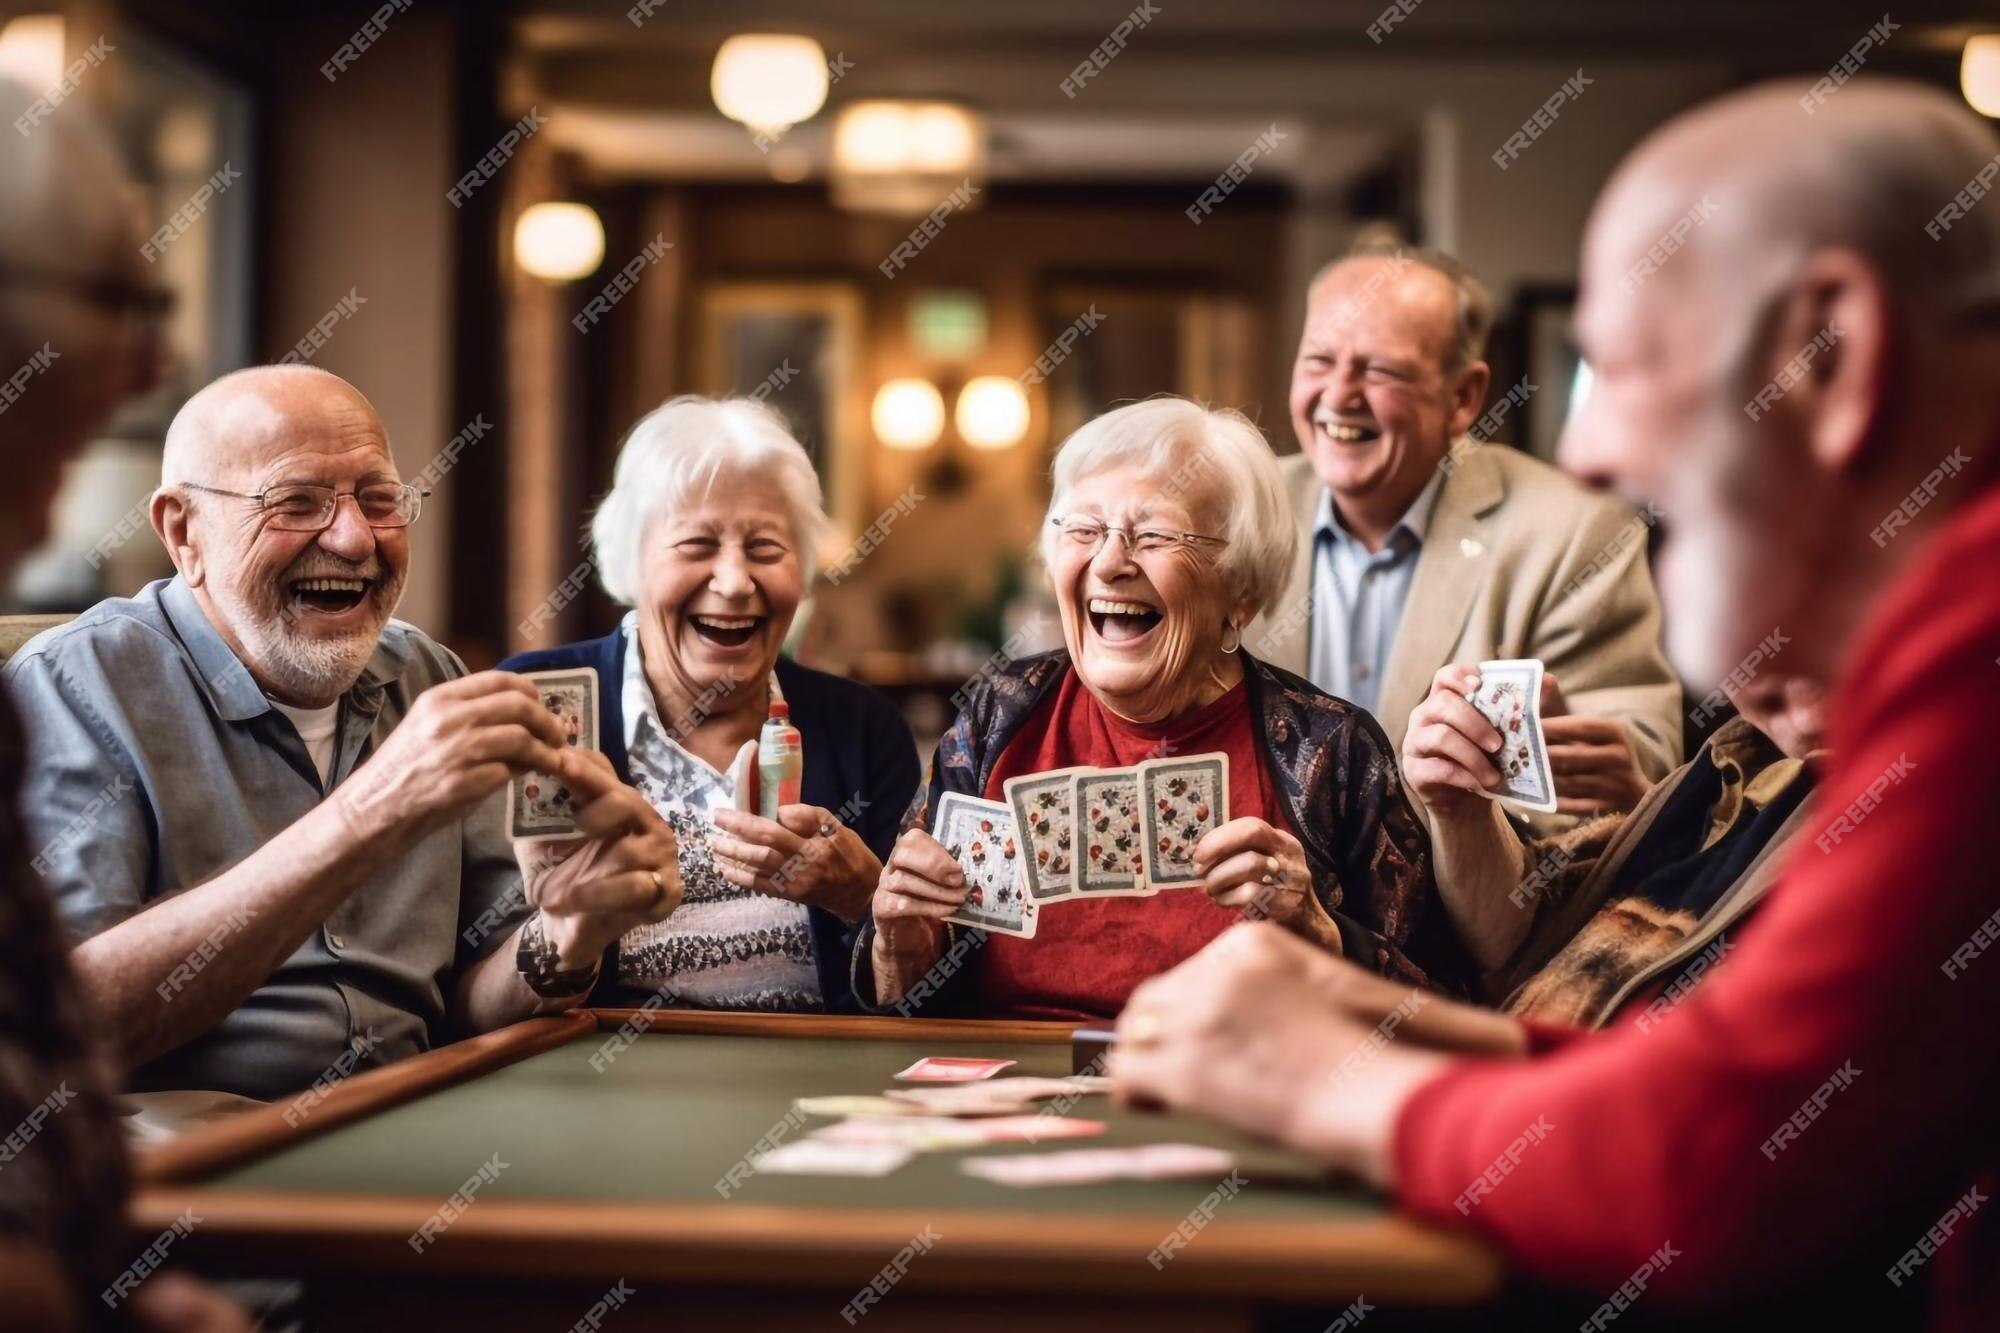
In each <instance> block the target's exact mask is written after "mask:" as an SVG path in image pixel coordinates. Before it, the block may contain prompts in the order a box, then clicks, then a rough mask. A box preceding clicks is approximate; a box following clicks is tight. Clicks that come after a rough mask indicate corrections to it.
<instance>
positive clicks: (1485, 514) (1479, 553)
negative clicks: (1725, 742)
mask: <svg viewBox="0 0 2000 1333" xmlns="http://www.w3.org/2000/svg"><path fill="white" fill-rule="evenodd" d="M1455 456H1456V457H1457V459H1458V461H1457V463H1456V465H1455V466H1454V467H1453V469H1452V471H1451V473H1450V474H1449V475H1448V476H1446V478H1445V481H1444V485H1442V486H1441V487H1439V488H1438V494H1437V502H1436V507H1435V508H1434V509H1433V510H1432V511H1431V518H1430V523H1429V525H1428V527H1427V528H1426V530H1425V533H1424V543H1423V546H1422V548H1421V549H1420V550H1419V551H1418V553H1417V569H1416V574H1415V576H1414V577H1413V578H1412V580H1411V582H1410V596H1409V600H1408V602H1407V603H1405V604H1404V607H1403V619H1402V623H1401V624H1400V625H1399V626H1398V627H1397V630H1396V641H1395V643H1394V644H1393V645H1392V646H1391V648H1390V650H1389V664H1388V669H1387V671H1386V672H1385V674H1384V676H1383V680H1382V686H1381V692H1380V694H1379V696H1378V698H1379V700H1380V706H1379V708H1378V710H1377V714H1376V717H1377V720H1378V721H1380V722H1381V724H1382V729H1383V730H1384V731H1386V732H1388V733H1389V739H1390V741H1391V742H1392V743H1393V744H1394V745H1395V747H1396V749H1397V752H1398V753H1399V754H1400V753H1401V750H1402V745H1403V733H1404V731H1405V730H1406V729H1407V727H1408V725H1409V720H1410V711H1411V710H1412V709H1414V708H1415V707H1416V706H1417V705H1418V704H1419V703H1421V702H1422V701H1423V699H1424V696H1425V695H1427V694H1429V693H1430V687H1431V677H1432V676H1434V675H1436V674H1437V671H1438V668H1440V667H1443V666H1446V665H1448V664H1450V663H1453V662H1481V661H1486V660H1489V659H1492V658H1500V657H1538V658H1540V659H1541V660H1542V661H1543V662H1544V663H1545V664H1547V667H1548V670H1549V672H1550V674H1552V675H1554V676H1555V677H1556V678H1557V680H1558V681H1560V682H1561V684H1562V690H1563V696H1564V698H1565V699H1567V700H1568V702H1569V706H1570V711H1572V712H1574V713H1577V714H1598V715H1604V716H1610V717H1619V718H1623V719H1624V720H1625V722H1626V724H1627V728H1628V731H1629V733H1630V737H1631V743H1632V750H1633V754H1634V756H1635V757H1636V758H1637V760H1638V763H1639V767H1640V768H1641V769H1642V770H1644V772H1645V774H1646V776H1647V777H1648V778H1650V779H1652V780H1654V781H1658V780H1659V779H1660V778H1661V777H1663V776H1665V775H1666V773H1667V772H1668V771H1669V770H1671V769H1673V768H1674V767H1676V766H1677V765H1678V764H1679V763H1680V762H1681V703H1682V701H1681V688H1680V683H1679V681H1678V680H1677V679H1676V678H1675V676H1674V673H1673V670H1672V668H1671V667H1669V666H1668V664H1667V658H1666V653H1665V651H1664V650H1663V649H1662V647H1661V643H1660V605H1659V599H1658V597H1657V596H1656V595H1655V593H1654V591H1653V575H1652V571H1651V569H1650V568H1649V567H1648V565H1647V563H1646V532H1645V528H1644V525H1643V523H1641V522H1640V520H1639V517H1638V515H1637V512H1636V511H1635V510H1632V509H1631V508H1629V507H1627V506H1625V505H1624V504H1621V503H1619V502H1617V501H1615V500H1612V499H1610V498H1609V497H1606V496H1601V495H1596V494H1594V493H1592V492H1590V491H1586V490H1584V489H1583V488H1582V487H1581V486H1578V485H1577V484H1576V483H1575V482H1573V481H1571V480H1570V479H1569V478H1568V477H1565V476H1564V475H1563V474H1562V473H1560V472H1558V471H1557V470H1556V469H1555V468H1553V467H1550V466H1549V465H1548V464H1547V463H1544V462H1542V461H1541V460H1539V459H1536V458H1532V457H1530V456H1529V455H1527V454H1525V453H1522V452H1521V451H1520V450H1518V449H1513V448H1509V447H1507V446H1505V445H1483V446H1473V445H1470V444H1469V443H1468V442H1466V441H1460V443H1459V446H1458V449H1457V450H1455ZM1278 465H1279V469H1280V471H1281V472H1282V474H1283V476H1284V479H1285V487H1286V491H1287V493H1288V494H1289V495H1290V496H1291V497H1292V508H1293V512H1294V515H1295V516H1296V518H1297V519H1298V523H1299V530H1300V532H1301V533H1303V534H1304V540H1303V541H1301V542H1300V543H1299V554H1298V556H1297V558H1296V559H1295V561H1294V562H1293V566H1292V578H1291V582H1290V583H1289V585H1288V586H1287V588H1286V590H1285V592H1284V593H1283V594H1282V595H1280V597H1279V598H1278V600H1277V601H1276V602H1275V603H1274V604H1273V605H1272V606H1270V607H1267V608H1266V609H1265V610H1264V612H1263V613H1262V614H1261V615H1259V616H1258V618H1257V619H1256V620H1255V621H1253V622H1251V625H1250V628H1249V630H1248V631H1247V632H1246V633H1245V634H1244V636H1243V642H1244V646H1245V647H1247V648H1248V649H1249V650H1250V651H1251V652H1252V653H1253V654H1255V655H1256V656H1258V657H1260V658H1263V659H1264V660H1265V661H1268V662H1271V663H1273V664H1275V665H1277V666H1281V667H1283V668H1285V669H1286V670H1288V671H1292V672H1295V673H1297V674H1298V675H1301V676H1303V675H1305V674H1306V664H1307V658H1308V654H1309V651H1310V645H1311V643H1312V616H1311V609H1312V556H1313V542H1312V532H1313V520H1314V518H1315V517H1316V516H1317V513H1318V509H1319V497H1320V493H1321V491H1322V489H1323V487H1322V485H1321V483H1320V479H1319V476H1318V474H1316V473H1315V472H1314V471H1313V468H1312V460H1311V459H1309V458H1307V457H1306V456H1305V455H1303V454H1297V455H1292V456H1288V457H1285V458H1281V459H1279V460H1278ZM1593 567H1595V572H1592V570H1593ZM1579 578H1581V579H1582V580H1583V581H1582V582H1581V583H1576V584H1575V586H1574V587H1571V586H1570V585H1572V584H1573V583H1575V581H1576V580H1578V579H1579ZM1566 589H1568V590H1567V591H1566ZM1413 799H1414V797H1413ZM1571 822H1573V821H1571V820H1568V819H1563V818H1557V817H1554V816H1550V817H1536V818H1534V819H1532V820H1531V821H1530V823H1531V824H1532V825H1533V826H1534V827H1535V829H1536V830H1537V831H1538V832H1543V833H1546V832H1550V831H1554V830H1557V829H1561V828H1563V827H1566V826H1568V825H1569V824H1570V823H1571Z"/></svg>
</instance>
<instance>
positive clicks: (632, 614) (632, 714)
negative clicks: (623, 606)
mask: <svg viewBox="0 0 2000 1333" xmlns="http://www.w3.org/2000/svg"><path fill="white" fill-rule="evenodd" d="M618 630H619V632H620V633H622V634H623V635H624V636H625V679H623V680H621V681H619V682H618V692H619V702H620V704H621V705H622V711H623V712H624V714H625V752H626V753H627V754H631V753H632V752H633V751H634V750H636V749H637V748H638V746H639V735H640V733H641V732H642V731H643V730H644V729H645V727H646V725H647V724H648V723H651V724H652V727H653V730H655V731H657V732H659V733H660V735H661V736H662V738H664V739H666V740H668V741H669V742H671V740H672V738H671V737H668V736H667V735H666V728H665V727H663V726H661V725H660V718H659V713H658V710H656V709H655V708H654V706H653V687H652V686H651V685H650V684H648V683H647V681H646V661H645V658H644V656H643V655H642V653H641V651H640V648H639V613H638V612H637V611H627V612H626V613H625V617H624V619H622V620H620V621H619V622H618Z"/></svg>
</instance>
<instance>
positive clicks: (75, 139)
mask: <svg viewBox="0 0 2000 1333" xmlns="http://www.w3.org/2000/svg"><path fill="white" fill-rule="evenodd" d="M32 101H33V96H32V94H30V93H28V92H27V91H26V90H25V89H23V88H21V87H20V86H19V85H17V84H15V83H13V82H11V81H10V80H8V79H5V78H0V121H4V122H6V123H9V124H12V123H14V122H15V120H16V119H17V117H18V116H19V115H20V114H21V113H23V112H25V111H27V109H28V108H29V105H30V103H31V102H32ZM129 192H130V184H129V182H128V181H127V179H126V176H125V172H124V169H123V167H122V166H121V165H120V164H119V161H118V157H117V154H116V152H115V151H114V150H113V148H112V147H111V145H110V143H109V142H108V141H107V140H106V139H105V138H104V136H103V135H102V134H101V133H100V132H99V130H98V129H97V127H96V125H95V124H94V123H93V121H92V120H91V118H90V115H89V111H88V108H86V107H85V106H83V105H81V104H77V105H71V106H65V107H64V108H63V109H62V114H61V115H59V116H56V117H53V118H52V119H51V120H50V121H49V122H48V123H47V124H45V125H42V126H40V127H38V128H37V129H36V131H35V133H33V134H31V135H14V134H8V135H5V136H4V137H0V464H4V465H5V467H6V469H7V485H6V486H5V487H0V513H4V521H0V572H5V571H9V570H11V569H12V567H13V565H14V563H15V562H16V561H17V560H19V559H20V557H21V556H22V555H23V554H24V553H25V552H27V551H29V550H32V549H33V548H35V547H36V546H37V545H39V544H40V543H41V541H42V539H43V538H44V536H46V534H47V531H48V524H49V511H50V505H51V503H52V501H53V499H54V497H55V493H56V488H57V486H58V484H59V483H60V481H61V478H62V471H63V468H64V467H65V466H66V465H67V464H68V462H69V460H70V459H71V458H73V457H74V456H75V455H76V453H77V451H78V450H79V449H81V448H82V446H83V444H84V443H85V441H86V440H88V439H89V437H90V433H91V432H92V431H93V430H95V429H96V428H97V427H98V426H99V425H100V424H101V423H102V422H103V421H104V419H105V418H106V417H107V416H108V415H109V414H110V413H111V411H112V410H113V409H114V408H116V407H117V406H118V404H119V403H120V402H122V401H123V400H125V399H126V398H128V397H131V396H133V395H135V394H141V393H144V392H146V391H147V390H148V389H150V388H151V387H152V385H153V384H154V383H155V382H156V381H157V379H158V377H159V372H160V368H161V362H162V353H161V344H160V341H159V338H158V326H157V320H156V319H153V318H151V317H150V314H151V313H152V312H157V311H158V310H159V309H160V308H161V307H162V306H163V305H164V304H165V298H164V297H163V296H161V294H160V293H158V292H157V291H155V290H153V289H151V288H149V287H148V286H147V285H146V284H145V282H144V281H143V278H142V273H141V265H140V263H139V243H140V241H141V239H142V238H143V232H142V230H141V228H140V220H139V218H138V216H137V214H136V213H135V211H134V210H133V209H132V208H131V206H130V204H131V197H130V193H129ZM30 760H31V756H30V754H29V753H28V750H27V743H26V741H25V739H24V737H23V735H22V725H21V717H20V715H19V713H18V712H17V710H16V706H15V703H14V701H13V700H12V699H10V698H8V697H7V696H6V694H5V692H0V1138H4V1139H5V1146H4V1149H0V1330H13V1329H33V1330H35V1331H36V1333H64V1331H65V1330H70V1329H78V1328H97V1327H100V1326H112V1325H113V1324H115V1326H116V1327H119V1328H139V1329H152V1330H158V1329H166V1328H173V1329H178V1330H183V1331H184V1333H247V1330H248V1329H249V1327H250V1321H249V1320H248V1318H246V1317H245V1316H244V1314H243V1312H242V1311H241V1310H239V1309H237V1308H236V1307H235V1306H233V1305H231V1304H230V1303H229V1302H228V1301H226V1300H224V1299H223V1298H222V1297H221V1296H219V1295H217V1294H216V1293H215V1292H214V1291H213V1290H212V1289H210V1288H208V1287H206V1286H204V1285H203V1284H201V1283H199V1282H196V1281H194V1280H193V1279H191V1278H189V1277H187V1276H185V1275H184V1274H180V1273H175V1272H157V1273H154V1274H153V1275H152V1276H150V1277H149V1278H148V1279H147V1280H146V1281H145V1282H143V1283H142V1284H140V1286H139V1287H138V1289H137V1290H135V1291H134V1292H133V1293H132V1296H131V1299H130V1300H129V1301H127V1302H126V1303H125V1304H124V1305H123V1306H122V1307H121V1308H120V1309H119V1310H118V1311H116V1313H115V1314H114V1313H111V1312H109V1311H107V1309H106V1308H105V1305H104V1303H103V1302H102V1300H101V1295H102V1293H103V1292H104V1291H105V1290H106V1289H107V1288H108V1286H109V1284H110V1283H112V1282H113V1281H115V1280H116V1279H117V1278H118V1276H119V1274H120V1272H121V1270H123V1269H125V1267H126V1265H127V1264H129V1263H131V1262H132V1260H133V1258H134V1256H135V1254H136V1247H132V1246H130V1242H128V1240H127V1238H126V1235H125V1227H124V1226H123V1219H122V1214H123V1212H124V1208H125V1199H126V1194H127V1192H128V1190H129V1189H130V1185H131V1176H130V1168H129V1166H128V1163H127V1160H126V1155H125V1151H124V1141H123V1135H122V1133H121V1130H120V1126H119V1123H118V1110H117V1106H116V1103H115V1102H114V1100H113V1095H112V1094H113V1092H114V1090H115V1089H116V1087H117V1084H118V1070H117V1069H116V1068H115V1067H114V1062H113V1060H112V1059H111V1058H110V1057H111V1055H112V1052H111V1051H109V1050H107V1049H106V1048H105V1046H104V1044H103V1043H100V1042H99V1041H98V1040H97V1039H96V1038H97V1031H98V1029H97V1025H96V1024H95V1023H94V1022H93V1021H92V1017H91V1015H90V1014H89V1012H88V1010H87V1009H86V1007H85V997H84V995H83V993H82V989H81V988H80V987H79V986H78V984H77V978H76V976H75V975H74V974H73V972H72V971H71V968H70V966H69V960H68V957H67V954H68V941H67V940H65V939H64V937H63V932H62V929H61V927H60V925H59V924H58V922H57V920H56V916H55V913H54V911H53V910H52V909H51V906H50V903H49V898H48V894H47V885H46V884H45V883H44V882H43V881H42V878H41V877H40V876H39V875H37V874H36V873H35V872H34V869H33V867H32V858H33V857H34V856H35V855H36V851H35V849H36V847H37V846H38V843H37V841H36V840H35V839H34V838H33V837H32V836H31V834H30V832H29V831H28V830H27V829H26V828H25V827H24V824H23V819H22V814H23V809H22V794H23V773H24V769H25V768H26V767H27V766H28V765H29V763H30Z"/></svg>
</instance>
